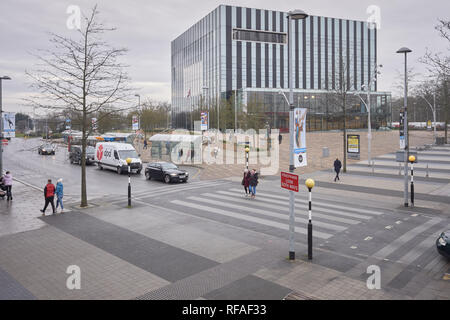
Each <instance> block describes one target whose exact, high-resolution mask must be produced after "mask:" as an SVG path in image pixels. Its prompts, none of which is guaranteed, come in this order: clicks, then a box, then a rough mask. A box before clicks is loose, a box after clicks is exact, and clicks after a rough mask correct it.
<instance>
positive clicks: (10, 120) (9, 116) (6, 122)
mask: <svg viewBox="0 0 450 320" xmlns="http://www.w3.org/2000/svg"><path fill="white" fill-rule="evenodd" d="M2 118H3V119H2V121H3V137H4V138H14V137H15V136H16V113H15V112H4V113H3V115H2Z"/></svg>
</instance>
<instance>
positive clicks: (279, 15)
mask: <svg viewBox="0 0 450 320" xmlns="http://www.w3.org/2000/svg"><path fill="white" fill-rule="evenodd" d="M291 34H292V36H293V47H292V54H293V66H292V70H293V72H294V73H293V87H294V101H295V104H296V105H297V106H299V107H306V108H308V117H307V118H308V129H309V130H327V129H338V128H340V126H341V125H342V116H343V110H342V107H341V105H342V103H341V102H340V101H341V100H342V99H340V97H342V92H343V91H344V92H347V93H348V94H347V97H346V99H347V102H346V105H347V108H346V112H347V114H348V125H349V126H350V127H354V128H362V127H365V126H366V125H367V124H366V123H367V113H366V112H367V110H366V109H365V106H364V104H363V103H362V102H361V100H360V98H359V97H358V96H355V95H353V93H354V92H359V93H360V94H361V96H362V97H363V98H365V97H366V95H365V94H364V93H365V91H364V90H366V88H367V87H368V83H369V79H371V78H373V77H374V76H376V74H375V73H374V70H375V66H376V65H377V29H376V28H374V27H373V26H372V25H369V24H368V23H367V22H366V21H354V20H346V19H338V18H329V17H321V16H309V17H307V18H306V19H303V20H294V21H292V25H291ZM287 41H288V19H287V12H279V11H271V10H262V9H254V8H243V7H234V6H225V5H221V6H219V7H217V8H216V9H215V10H213V11H212V12H211V13H209V14H208V15H207V16H205V17H204V18H203V19H201V20H200V21H199V22H197V23H196V24H194V25H193V26H192V27H190V28H189V29H188V30H187V31H185V32H184V33H183V34H181V35H180V36H179V37H177V38H176V39H175V40H173V41H172V43H171V51H172V70H171V71H172V126H173V127H174V128H192V127H193V121H195V120H199V119H200V116H199V113H200V112H201V111H209V113H210V127H211V128H217V124H218V123H219V122H220V117H221V116H222V117H223V112H222V109H223V106H224V105H225V104H226V100H228V106H230V104H231V106H232V107H231V110H232V112H234V111H235V110H236V112H237V117H236V118H237V119H240V118H241V117H240V115H242V113H246V112H247V113H248V112H250V113H251V114H252V116H254V117H257V118H260V119H262V121H263V122H264V123H265V124H266V125H267V124H268V125H269V126H270V127H272V128H280V129H282V130H283V129H284V130H287V128H288V116H289V114H288V109H289V108H288V105H287V104H286V101H285V99H284V97H283V96H282V95H281V94H280V90H283V91H285V92H286V93H287V92H288V90H289V80H288V49H287V46H288V45H287ZM364 85H365V87H364ZM343 88H347V90H342V89H343ZM371 91H372V93H371V97H372V98H371V105H372V108H371V109H372V110H371V111H372V112H371V114H372V119H371V120H372V123H373V124H374V126H375V127H376V126H381V125H386V123H387V122H390V117H391V101H390V99H391V96H390V93H387V92H378V91H377V83H376V81H374V82H373V83H372V85H371ZM218 110H220V113H219V114H218ZM218 118H219V119H218ZM238 122H239V120H238ZM238 128H239V125H238ZM220 129H222V130H223V129H233V126H231V127H228V128H225V127H224V124H223V122H220Z"/></svg>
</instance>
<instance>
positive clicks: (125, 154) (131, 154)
mask: <svg viewBox="0 0 450 320" xmlns="http://www.w3.org/2000/svg"><path fill="white" fill-rule="evenodd" d="M119 157H120V159H127V158H139V156H138V154H137V153H136V151H134V150H119Z"/></svg>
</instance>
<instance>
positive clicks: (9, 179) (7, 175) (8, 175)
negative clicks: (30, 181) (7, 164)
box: [3, 171, 13, 201]
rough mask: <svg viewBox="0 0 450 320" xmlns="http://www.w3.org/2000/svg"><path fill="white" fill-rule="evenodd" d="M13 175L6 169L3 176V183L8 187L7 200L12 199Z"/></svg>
mask: <svg viewBox="0 0 450 320" xmlns="http://www.w3.org/2000/svg"><path fill="white" fill-rule="evenodd" d="M12 180H13V178H12V175H11V173H10V172H9V171H6V173H5V175H4V176H3V184H4V185H5V188H6V197H7V198H6V200H8V201H9V200H12V199H13V198H12V192H11V189H12Z"/></svg>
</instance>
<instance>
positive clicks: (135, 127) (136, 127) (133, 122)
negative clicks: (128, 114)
mask: <svg viewBox="0 0 450 320" xmlns="http://www.w3.org/2000/svg"><path fill="white" fill-rule="evenodd" d="M131 127H132V130H139V118H138V116H137V115H134V116H133V119H132V120H131Z"/></svg>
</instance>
